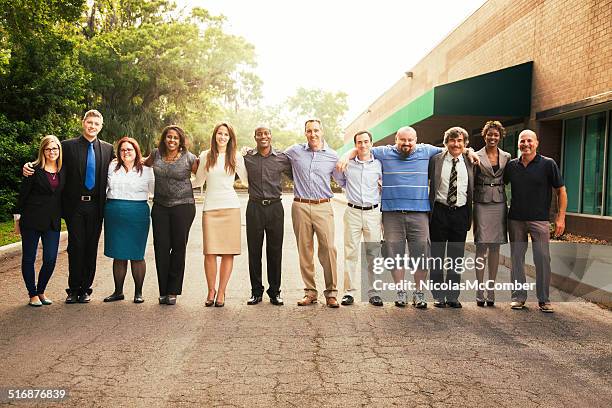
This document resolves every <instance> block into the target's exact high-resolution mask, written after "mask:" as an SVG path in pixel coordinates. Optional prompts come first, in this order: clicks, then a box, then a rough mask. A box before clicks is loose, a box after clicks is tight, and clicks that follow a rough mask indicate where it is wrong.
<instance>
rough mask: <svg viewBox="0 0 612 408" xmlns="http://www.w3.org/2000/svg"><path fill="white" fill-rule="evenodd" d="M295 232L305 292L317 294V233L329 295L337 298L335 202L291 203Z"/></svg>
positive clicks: (320, 260) (311, 294) (325, 292)
mask: <svg viewBox="0 0 612 408" xmlns="http://www.w3.org/2000/svg"><path fill="white" fill-rule="evenodd" d="M291 220H292V221H293V232H294V233H295V239H296V241H297V247H298V253H299V256H300V272H301V273H302V280H303V281H304V286H305V287H304V292H305V294H306V295H308V296H317V286H316V284H315V269H314V235H315V234H316V235H317V241H318V245H319V251H318V256H319V262H320V263H321V266H322V267H323V276H324V278H325V291H324V294H325V297H336V296H337V294H338V291H337V290H336V282H337V279H338V278H337V273H336V258H337V254H336V245H335V243H334V229H335V225H334V211H333V209H332V206H331V203H330V202H327V203H322V204H308V203H299V202H297V201H294V202H293V205H292V206H291Z"/></svg>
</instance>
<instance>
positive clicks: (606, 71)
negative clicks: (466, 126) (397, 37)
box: [345, 0, 612, 141]
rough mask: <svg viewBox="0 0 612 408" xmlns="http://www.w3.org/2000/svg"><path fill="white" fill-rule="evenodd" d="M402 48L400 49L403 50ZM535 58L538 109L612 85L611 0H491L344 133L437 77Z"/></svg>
mask: <svg viewBox="0 0 612 408" xmlns="http://www.w3.org/2000/svg"><path fill="white" fill-rule="evenodd" d="M400 54H401V53H400ZM532 60H533V61H534V68H533V69H534V71H533V89H532V97H533V100H532V111H531V118H530V119H531V120H530V121H529V126H530V127H532V128H536V123H535V113H536V112H538V111H542V110H546V109H550V108H554V107H558V106H561V105H565V104H568V103H571V102H575V101H579V100H581V99H585V98H588V97H590V96H594V95H598V94H600V93H603V92H606V91H610V90H612V0H548V1H544V0H490V1H488V2H486V3H485V4H484V5H483V6H482V7H481V8H480V9H478V10H477V11H476V12H475V13H474V14H472V15H471V16H470V17H469V18H468V19H467V20H465V21H464V22H463V24H461V25H460V26H459V27H457V28H456V29H455V30H454V31H453V32H452V33H451V34H450V35H449V36H448V37H446V38H445V39H444V40H443V41H442V42H441V43H440V44H439V45H438V46H437V47H436V48H434V49H433V50H432V51H431V52H430V53H429V54H428V55H426V56H425V57H424V58H423V59H422V60H421V61H420V62H419V63H418V64H417V65H416V66H415V67H413V68H412V69H411V71H412V72H413V77H412V78H402V79H400V80H399V81H397V82H396V83H395V84H394V85H393V86H392V87H391V89H389V90H388V91H387V92H385V93H384V94H383V95H381V97H379V98H378V99H377V100H376V101H374V102H373V103H372V104H371V105H370V107H369V108H368V111H367V112H364V113H363V114H362V115H360V116H359V117H357V118H355V120H354V121H353V122H352V123H351V124H350V125H349V126H348V128H347V129H346V133H345V141H348V140H349V139H350V138H352V135H353V134H354V133H355V132H356V131H357V130H360V129H365V128H370V127H372V126H374V125H376V124H377V123H379V122H381V121H382V120H384V119H385V118H386V117H388V116H389V115H390V114H392V113H393V112H395V111H396V110H398V109H399V108H401V107H402V106H404V105H406V104H407V103H408V102H410V101H412V100H413V99H415V98H417V97H418V96H420V95H422V94H423V93H424V92H426V91H428V90H429V89H431V88H433V87H434V86H437V85H443V84H445V83H448V82H454V81H457V80H460V79H464V78H467V77H472V76H475V75H480V74H484V73H486V72H491V71H495V70H499V69H503V68H507V67H509V66H513V65H517V64H520V63H523V62H526V61H532Z"/></svg>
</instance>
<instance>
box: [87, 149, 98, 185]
mask: <svg viewBox="0 0 612 408" xmlns="http://www.w3.org/2000/svg"><path fill="white" fill-rule="evenodd" d="M95 185H96V153H94V144H93V142H92V143H90V144H89V147H88V148H87V166H86V167H85V188H86V189H88V190H91V189H92V188H94V186H95Z"/></svg>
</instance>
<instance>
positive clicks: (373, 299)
mask: <svg viewBox="0 0 612 408" xmlns="http://www.w3.org/2000/svg"><path fill="white" fill-rule="evenodd" d="M369 302H370V304H371V305H372V306H382V305H383V301H382V299H381V298H380V296H372V297H371V298H370V300H369Z"/></svg>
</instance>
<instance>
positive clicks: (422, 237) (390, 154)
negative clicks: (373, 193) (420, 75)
mask: <svg viewBox="0 0 612 408" xmlns="http://www.w3.org/2000/svg"><path fill="white" fill-rule="evenodd" d="M441 151H442V149H441V148H439V147H436V146H432V145H428V144H422V143H417V133H416V130H414V129H413V128H412V127H409V126H405V127H402V128H400V129H398V131H397V133H396V135H395V145H393V146H391V145H387V146H377V147H374V148H372V154H373V155H374V157H375V158H376V159H378V160H380V162H381V163H382V168H383V176H382V183H383V187H382V219H383V230H384V240H385V249H386V253H385V256H387V257H389V258H396V259H397V257H398V256H399V257H404V254H405V249H406V241H407V242H408V249H409V251H410V256H411V258H412V259H413V260H415V261H416V260H417V258H423V260H425V258H426V257H428V256H429V217H428V212H429V211H430V209H431V208H430V204H429V180H428V167H429V159H430V158H431V157H433V156H435V155H436V154H438V153H440V152H441ZM391 273H392V275H393V279H394V281H395V282H396V283H401V282H403V281H404V277H405V268H395V269H394V270H392V272H391ZM411 273H414V283H415V285H416V290H415V291H414V292H413V294H412V304H413V306H414V307H416V308H419V309H424V308H426V307H427V302H425V295H424V293H423V291H422V290H421V282H423V280H425V278H426V277H427V269H425V267H424V266H423V267H417V268H414V270H412V271H411ZM395 305H396V306H398V307H405V306H406V291H405V290H398V292H397V300H396V301H395Z"/></svg>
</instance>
